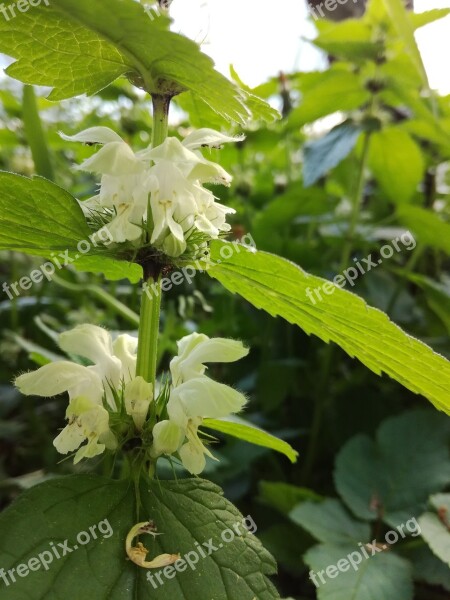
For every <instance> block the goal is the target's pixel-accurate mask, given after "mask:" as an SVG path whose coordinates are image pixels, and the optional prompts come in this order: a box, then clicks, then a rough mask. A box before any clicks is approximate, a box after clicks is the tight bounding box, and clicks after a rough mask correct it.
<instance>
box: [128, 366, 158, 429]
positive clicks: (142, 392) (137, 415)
mask: <svg viewBox="0 0 450 600" xmlns="http://www.w3.org/2000/svg"><path fill="white" fill-rule="evenodd" d="M124 394H125V409H126V411H127V414H128V415H130V416H131V417H133V421H134V424H135V425H136V428H137V429H139V430H141V429H142V427H143V425H144V423H145V419H146V418H147V413H148V408H149V406H150V402H151V401H152V400H153V386H152V384H151V383H147V381H145V379H144V378H143V377H141V376H140V375H139V376H138V377H135V378H134V379H133V380H132V381H130V382H128V383H127V384H126V386H125V390H124Z"/></svg>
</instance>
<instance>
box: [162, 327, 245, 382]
mask: <svg viewBox="0 0 450 600" xmlns="http://www.w3.org/2000/svg"><path fill="white" fill-rule="evenodd" d="M248 352H249V350H248V348H245V346H244V345H243V344H242V342H239V341H237V340H230V339H227V338H209V337H208V336H206V335H204V334H201V333H200V334H199V333H196V332H194V333H191V334H190V335H187V336H185V337H184V338H182V339H181V340H179V341H178V356H176V357H175V358H173V359H172V360H171V362H170V371H171V373H172V379H173V382H174V385H178V384H179V383H181V382H185V381H188V380H189V379H192V378H194V377H198V376H200V375H203V374H204V372H205V365H204V363H207V362H208V363H210V362H221V363H227V362H234V361H236V360H239V359H241V358H243V357H244V356H247V354H248Z"/></svg>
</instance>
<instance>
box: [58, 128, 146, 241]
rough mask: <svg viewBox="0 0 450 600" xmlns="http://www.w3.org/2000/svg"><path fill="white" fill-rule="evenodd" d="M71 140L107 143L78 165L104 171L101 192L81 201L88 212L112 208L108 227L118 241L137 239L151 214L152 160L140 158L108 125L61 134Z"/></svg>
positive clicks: (94, 170) (88, 169)
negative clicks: (149, 187) (69, 134)
mask: <svg viewBox="0 0 450 600" xmlns="http://www.w3.org/2000/svg"><path fill="white" fill-rule="evenodd" d="M60 135H61V137H62V138H63V139H65V140H68V141H71V142H88V143H97V144H103V147H102V148H101V149H100V150H99V151H98V152H97V153H96V154H94V155H93V156H91V157H90V158H88V159H87V160H85V161H84V162H83V163H82V164H81V165H80V166H79V167H78V168H79V169H82V170H84V171H89V172H91V173H97V174H100V175H102V179H101V184H100V192H99V194H98V195H97V196H94V197H92V198H90V199H89V200H86V201H85V202H82V203H81V207H82V209H83V211H84V212H85V214H87V215H89V214H90V213H92V212H94V213H95V212H96V211H100V212H101V211H102V209H105V208H106V209H112V210H113V218H112V220H111V221H110V223H108V231H109V232H110V234H111V238H112V240H113V241H115V242H125V241H134V240H137V239H139V238H140V237H141V236H142V233H143V230H142V223H143V221H144V220H146V218H147V207H148V193H149V190H148V183H147V180H148V172H149V169H150V165H149V163H148V160H145V159H142V158H139V157H138V155H136V154H135V153H134V152H133V150H132V149H131V148H130V146H129V145H128V144H127V143H126V142H125V141H124V140H123V139H122V138H121V137H120V136H119V135H117V133H115V132H114V131H113V130H112V129H109V128H108V127H91V128H90V129H86V130H84V131H82V132H80V133H78V134H77V135H74V136H68V135H64V134H62V133H61V134H60Z"/></svg>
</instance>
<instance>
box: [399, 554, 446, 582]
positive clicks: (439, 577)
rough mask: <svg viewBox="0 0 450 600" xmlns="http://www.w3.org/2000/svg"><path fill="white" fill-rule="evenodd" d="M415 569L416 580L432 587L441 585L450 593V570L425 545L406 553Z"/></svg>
mask: <svg viewBox="0 0 450 600" xmlns="http://www.w3.org/2000/svg"><path fill="white" fill-rule="evenodd" d="M404 555H405V557H406V558H408V559H409V560H410V561H411V562H412V565H413V568H414V579H416V580H418V581H424V582H426V583H430V584H431V585H441V586H442V587H443V588H444V589H446V590H447V591H448V592H450V569H449V568H448V567H447V565H446V564H445V563H443V562H442V561H441V560H439V559H438V558H436V556H435V555H434V554H433V553H432V552H431V550H430V549H429V548H428V546H426V545H425V544H423V545H422V546H419V547H416V546H414V547H413V548H411V549H408V551H405V552H404Z"/></svg>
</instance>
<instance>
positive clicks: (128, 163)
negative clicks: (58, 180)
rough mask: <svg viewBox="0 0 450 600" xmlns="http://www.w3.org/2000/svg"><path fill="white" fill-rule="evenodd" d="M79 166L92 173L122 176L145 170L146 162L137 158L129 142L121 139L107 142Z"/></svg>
mask: <svg viewBox="0 0 450 600" xmlns="http://www.w3.org/2000/svg"><path fill="white" fill-rule="evenodd" d="M78 168H79V169H80V170H83V171H89V172H91V173H100V174H102V175H116V176H122V175H131V174H133V173H141V172H143V171H144V170H145V164H144V163H143V162H142V161H140V160H139V159H138V158H136V156H135V154H134V152H133V150H132V149H131V148H130V146H129V145H128V144H126V143H125V142H123V141H121V142H110V143H109V144H106V145H105V146H103V148H101V149H100V150H99V151H98V152H97V153H96V154H93V155H92V156H91V157H90V158H88V159H87V160H85V161H84V162H83V163H82V164H81V165H80V166H79V167H78Z"/></svg>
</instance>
